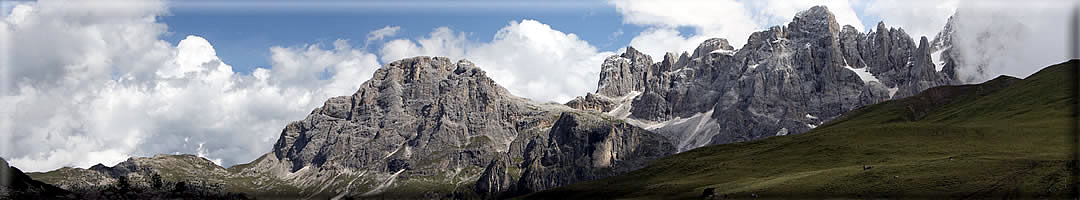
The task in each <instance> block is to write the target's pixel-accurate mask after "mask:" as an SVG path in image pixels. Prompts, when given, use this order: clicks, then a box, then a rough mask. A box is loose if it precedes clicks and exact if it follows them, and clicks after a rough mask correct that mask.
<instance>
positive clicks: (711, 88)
mask: <svg viewBox="0 0 1080 200" xmlns="http://www.w3.org/2000/svg"><path fill="white" fill-rule="evenodd" d="M943 35H948V34H945V33H943ZM939 37H944V36H939ZM938 40H942V39H935V41H938ZM918 42H919V43H915V41H914V40H912V39H911V38H910V37H909V36H908V35H907V34H906V33H905V32H904V30H903V29H897V28H888V27H886V26H885V24H884V23H879V24H878V26H877V28H876V29H875V30H873V31H871V32H869V33H861V32H858V31H856V30H855V28H854V27H851V26H843V27H841V26H839V25H838V24H837V23H836V19H835V17H834V16H833V14H832V13H831V12H829V10H828V9H827V8H825V7H823V6H817V7H813V8H811V9H809V10H806V11H803V12H800V13H798V14H797V15H796V16H795V17H794V18H793V19H792V21H791V22H790V23H788V24H787V25H784V26H774V27H771V28H769V29H767V30H764V31H759V32H756V33H753V34H751V35H750V37H749V38H748V39H747V42H746V44H745V45H743V46H742V47H741V48H738V49H736V48H733V47H731V46H730V45H729V44H728V42H727V40H726V39H720V38H714V39H709V40H706V41H704V42H702V43H701V45H699V46H698V47H697V48H695V49H694V50H693V54H687V53H682V54H681V56H675V55H676V54H674V53H668V54H667V55H666V56H664V58H663V60H662V61H660V62H657V63H652V60H651V58H649V57H648V56H647V55H644V54H642V53H640V52H638V51H636V50H633V48H631V47H628V48H627V51H626V53H623V54H622V55H617V56H612V57H610V58H608V59H607V61H606V62H604V63H603V65H602V66H601V68H602V70H603V72H602V75H601V77H600V81H599V85H598V89H597V91H596V94H589V95H596V96H601V97H593V98H589V97H588V96H586V98H583V99H580V100H575V101H571V102H570V103H568V105H572V106H577V107H581V108H592V109H597V108H601V109H599V110H601V111H605V110H603V109H602V108H613V107H618V106H629V107H630V109H629V113H628V114H627V117H626V118H625V120H627V121H630V122H632V123H634V124H637V125H639V126H641V127H647V128H649V130H651V131H654V132H657V133H660V134H662V135H665V136H667V137H668V138H670V139H671V140H672V141H673V143H674V144H676V145H677V146H678V150H679V151H686V150H689V149H693V148H697V147H700V146H703V145H708V144H721V143H731V142H739V141H749V140H757V139H762V138H766V137H770V136H777V135H786V134H795V133H801V132H805V131H807V130H810V129H811V128H813V127H815V126H817V125H820V124H821V123H823V122H824V121H826V120H829V119H831V118H833V117H836V116H838V115H840V114H841V113H844V112H846V111H849V110H852V109H855V108H858V107H860V106H865V105H869V104H874V103H877V102H881V101H885V100H888V99H895V98H902V97H906V96H910V95H912V94H916V93H918V92H919V91H922V90H925V89H927V88H930V87H933V86H938V85H948V84H955V83H958V81H957V80H955V79H954V78H953V77H955V76H954V75H950V74H949V73H948V70H946V71H945V72H942V71H941V67H937V66H938V64H937V63H936V62H935V61H934V60H935V59H938V60H940V58H936V57H935V56H934V55H933V54H934V52H935V51H938V49H939V48H942V47H934V46H932V45H931V43H930V42H929V41H927V39H926V38H921V39H920V40H919V41H918ZM938 43H940V42H938ZM935 44H937V43H935ZM938 46H941V45H938ZM688 55H689V56H688ZM629 78H637V79H638V80H627V79H629ZM635 93H640V94H636V96H633V97H625V95H628V94H635ZM620 97H621V98H632V99H633V100H632V101H630V103H628V104H627V105H620V104H619V103H618V102H613V103H612V104H611V105H603V103H605V102H604V101H598V100H592V101H590V100H589V99H612V98H620ZM585 102H588V103H585ZM582 105H587V106H582Z"/></svg>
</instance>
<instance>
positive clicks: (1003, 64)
mask: <svg viewBox="0 0 1080 200" xmlns="http://www.w3.org/2000/svg"><path fill="white" fill-rule="evenodd" d="M1076 4H1077V3H1076V2H1068V1H1066V2H1062V1H1052V0H1031V1H1026V2H1024V3H1022V4H1017V3H1015V2H1013V1H979V2H968V1H965V2H961V3H960V5H959V7H958V8H957V12H958V14H957V21H956V23H957V24H956V26H957V29H956V34H957V36H956V37H955V38H954V40H953V42H954V45H955V46H954V48H961V49H963V51H962V52H963V54H961V55H960V57H961V59H962V62H961V63H960V67H959V68H958V69H957V73H958V75H959V76H960V78H961V79H962V80H964V81H966V82H981V81H985V80H989V79H991V78H994V77H996V76H997V75H1000V74H1007V75H1011V76H1016V77H1026V76H1028V75H1030V74H1032V73H1034V72H1036V71H1038V70H1039V69H1042V68H1043V67H1046V66H1049V65H1052V64H1057V63H1060V62H1064V61H1066V60H1067V59H1069V58H1070V56H1069V55H1068V51H1069V50H1068V49H1069V46H1068V41H1069V37H1076V36H1075V35H1069V31H1068V28H1070V25H1069V23H1070V22H1069V18H1070V17H1071V15H1072V14H1073V13H1072V12H1074V11H1073V8H1074V7H1075V6H1076Z"/></svg>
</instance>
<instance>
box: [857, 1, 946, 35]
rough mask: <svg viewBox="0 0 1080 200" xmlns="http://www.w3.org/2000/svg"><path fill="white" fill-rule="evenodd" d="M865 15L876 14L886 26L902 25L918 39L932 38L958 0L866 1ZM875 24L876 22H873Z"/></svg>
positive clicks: (939, 29) (909, 33)
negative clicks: (923, 37)
mask: <svg viewBox="0 0 1080 200" xmlns="http://www.w3.org/2000/svg"><path fill="white" fill-rule="evenodd" d="M867 3H868V5H867V6H866V9H865V10H864V11H863V13H864V14H865V15H872V16H877V17H880V18H882V19H883V21H885V24H886V25H887V26H893V27H903V28H904V31H905V32H907V33H908V35H911V37H912V38H914V39H916V40H918V38H919V37H922V36H926V38H927V39H929V40H933V39H934V36H936V35H937V33H938V32H939V31H941V29H942V28H943V27H945V23H946V22H947V21H948V19H949V16H952V14H953V12H955V11H956V7H957V6H958V5H959V3H960V1H959V0H904V1H900V0H875V1H870V2H867ZM874 23H875V24H876V23H877V22H874Z"/></svg>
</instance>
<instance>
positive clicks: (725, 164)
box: [526, 60, 1080, 199]
mask: <svg viewBox="0 0 1080 200" xmlns="http://www.w3.org/2000/svg"><path fill="white" fill-rule="evenodd" d="M1078 64H1080V61H1078V60H1072V61H1069V62H1066V63H1062V64H1057V65H1053V66H1050V67H1047V68H1045V69H1043V70H1041V71H1039V72H1037V73H1035V74H1033V75H1031V76H1029V77H1028V78H1026V79H1023V80H1017V79H1015V78H1011V77H999V78H997V79H994V80H991V81H988V82H986V83H982V84H976V85H962V86H943V87H936V88H932V89H929V90H926V91H924V92H921V93H919V94H917V95H914V96H911V97H908V98H904V99H898V100H892V101H887V102H884V103H880V104H875V105H871V106H867V107H863V108H860V109H857V110H854V111H852V112H849V113H847V114H845V115H843V116H841V117H839V118H837V119H836V120H833V121H831V122H830V123H828V124H824V125H822V126H820V127H818V128H816V129H813V130H811V131H809V132H807V133H805V134H799V135H788V136H780V137H773V138H769V139H765V140H759V141H752V142H743V143H733V144H725V145H716V146H710V147H703V148H698V149H694V150H691V151H687V152H684V153H680V154H676V155H673V156H670V157H666V158H663V159H659V160H656V161H655V162H653V163H651V164H650V165H649V166H648V167H645V168H643V169H641V170H637V171H633V172H630V173H627V174H624V175H620V176H615V177H610V178H606V179H601V180H596V181H588V182H581V183H578V184H573V185H569V186H566V187H561V188H557V189H552V190H547V191H543V192H540V193H534V194H532V195H530V196H527V197H526V198H552V197H560V198H567V197H571V198H699V197H702V196H710V197H715V198H725V197H727V198H750V197H762V198H791V197H802V198H805V197H842V198H966V199H968V198H976V199H979V198H988V197H1008V198H1045V197H1060V196H1064V195H1069V194H1075V188H1073V187H1069V186H1074V185H1077V182H1076V180H1069V179H1068V177H1069V176H1070V174H1071V173H1070V172H1071V171H1070V167H1069V166H1071V165H1072V166H1074V165H1075V161H1074V162H1073V164H1069V161H1070V160H1073V159H1075V154H1074V153H1075V151H1076V149H1075V147H1074V145H1075V143H1072V142H1070V141H1075V139H1076V138H1075V136H1074V135H1072V134H1074V133H1075V131H1076V129H1075V128H1076V126H1075V122H1076V119H1077V118H1076V112H1075V111H1076V103H1077V102H1076V95H1077V92H1076V81H1077V80H1076V74H1077V66H1078Z"/></svg>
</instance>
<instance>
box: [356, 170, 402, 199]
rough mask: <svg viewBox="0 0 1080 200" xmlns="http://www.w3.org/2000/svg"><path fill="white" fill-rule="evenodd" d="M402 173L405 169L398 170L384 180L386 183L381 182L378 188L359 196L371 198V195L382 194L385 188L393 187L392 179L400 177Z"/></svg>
mask: <svg viewBox="0 0 1080 200" xmlns="http://www.w3.org/2000/svg"><path fill="white" fill-rule="evenodd" d="M404 171H405V169H399V170H398V171H397V172H394V174H392V175H390V177H389V178H386V182H383V183H382V184H379V186H377V187H375V189H372V190H371V191H368V192H365V193H364V194H362V195H360V196H371V195H376V194H379V193H382V191H383V190H386V187H389V186H390V185H393V184H394V179H397V177H398V175H400V174H401V172H404Z"/></svg>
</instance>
